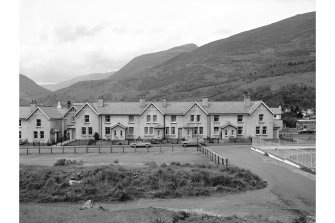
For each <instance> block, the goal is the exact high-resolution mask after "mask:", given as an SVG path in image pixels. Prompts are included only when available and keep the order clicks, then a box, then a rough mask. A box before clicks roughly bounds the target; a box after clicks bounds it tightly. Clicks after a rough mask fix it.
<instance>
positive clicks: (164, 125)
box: [163, 114, 165, 139]
mask: <svg viewBox="0 0 335 223" xmlns="http://www.w3.org/2000/svg"><path fill="white" fill-rule="evenodd" d="M163 120H164V121H163V139H165V114H164V115H163Z"/></svg>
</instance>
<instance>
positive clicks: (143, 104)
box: [140, 95, 145, 107]
mask: <svg viewBox="0 0 335 223" xmlns="http://www.w3.org/2000/svg"><path fill="white" fill-rule="evenodd" d="M140 106H141V107H144V106H145V98H144V96H143V95H141V96H140Z"/></svg>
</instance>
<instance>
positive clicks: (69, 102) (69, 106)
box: [66, 101, 71, 109]
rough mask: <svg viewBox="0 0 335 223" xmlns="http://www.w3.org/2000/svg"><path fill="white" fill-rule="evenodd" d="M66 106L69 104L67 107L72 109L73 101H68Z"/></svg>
mask: <svg viewBox="0 0 335 223" xmlns="http://www.w3.org/2000/svg"><path fill="white" fill-rule="evenodd" d="M66 106H67V109H70V108H71V101H67V104H66Z"/></svg>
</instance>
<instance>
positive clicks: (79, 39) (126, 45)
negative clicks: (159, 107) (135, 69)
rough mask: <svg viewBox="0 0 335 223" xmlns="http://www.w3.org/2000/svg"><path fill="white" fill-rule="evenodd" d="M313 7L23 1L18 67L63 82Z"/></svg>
mask: <svg viewBox="0 0 335 223" xmlns="http://www.w3.org/2000/svg"><path fill="white" fill-rule="evenodd" d="M311 11H315V1H314V0H193V1H191V0H169V1H167V0H165V1H163V0H141V1H138V0H20V38H19V39H20V64H19V70H20V73H21V74H24V75H26V76H28V77H29V78H31V79H33V80H34V81H35V82H37V83H39V84H47V83H59V82H62V81H65V80H69V79H71V78H74V77H77V76H80V75H85V74H90V73H103V72H110V71H114V70H118V69H120V68H121V67H122V66H124V65H125V64H126V63H128V62H129V61H130V60H131V59H133V58H134V57H136V56H139V55H142V54H145V53H152V52H157V51H161V50H166V49H169V48H172V47H175V46H179V45H184V44H188V43H195V44H196V45H198V46H201V45H204V44H206V43H209V42H212V41H215V40H218V39H223V38H226V37H229V36H231V35H233V34H237V33H240V32H243V31H247V30H250V29H253V28H257V27H260V26H263V25H267V24H270V23H273V22H276V21H279V20H282V19H285V18H288V17H291V16H294V15H296V14H301V13H306V12H311Z"/></svg>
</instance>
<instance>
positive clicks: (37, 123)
mask: <svg viewBox="0 0 335 223" xmlns="http://www.w3.org/2000/svg"><path fill="white" fill-rule="evenodd" d="M36 126H37V127H41V119H36Z"/></svg>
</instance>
